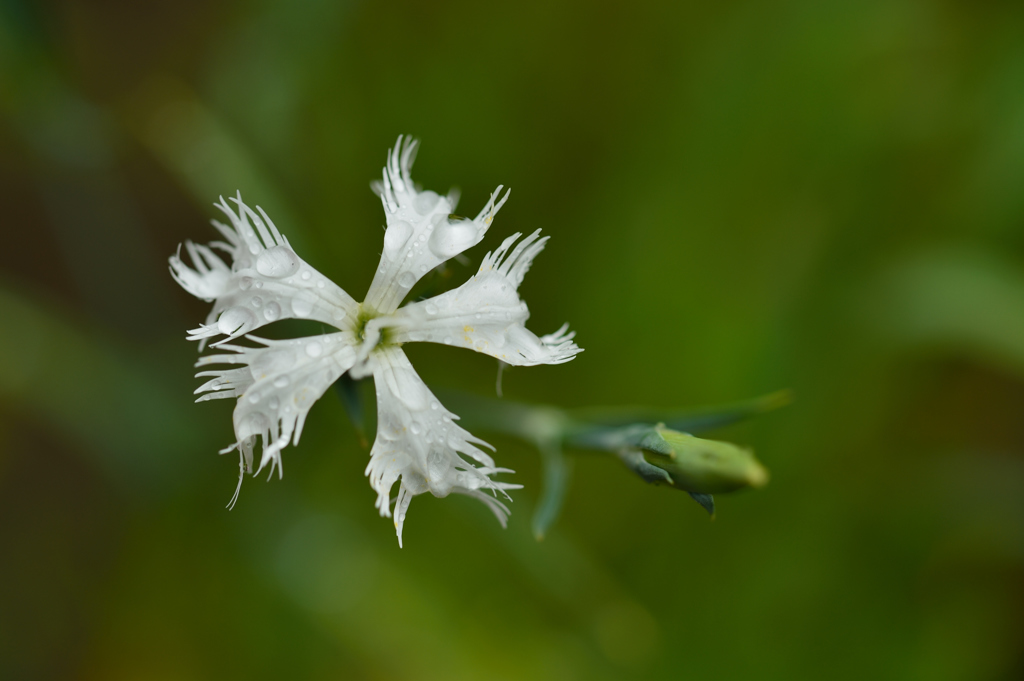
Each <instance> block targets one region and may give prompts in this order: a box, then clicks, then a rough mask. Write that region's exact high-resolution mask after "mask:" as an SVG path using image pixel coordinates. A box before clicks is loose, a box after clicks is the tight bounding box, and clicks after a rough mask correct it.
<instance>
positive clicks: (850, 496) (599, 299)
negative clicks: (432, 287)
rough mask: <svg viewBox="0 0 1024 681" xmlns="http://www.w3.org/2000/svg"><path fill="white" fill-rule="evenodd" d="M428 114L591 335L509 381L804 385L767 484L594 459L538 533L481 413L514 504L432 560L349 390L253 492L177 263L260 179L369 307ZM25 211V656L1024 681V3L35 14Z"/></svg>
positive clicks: (18, 26) (0, 457) (18, 495)
mask: <svg viewBox="0 0 1024 681" xmlns="http://www.w3.org/2000/svg"><path fill="white" fill-rule="evenodd" d="M399 133H411V134H414V135H416V136H418V137H420V138H421V139H422V140H423V147H422V150H421V153H420V155H419V161H418V164H417V166H416V169H415V172H414V176H415V177H416V179H417V180H418V181H420V182H421V183H423V184H424V186H426V187H429V188H432V189H435V190H438V191H442V192H443V191H445V190H447V189H448V188H449V187H450V186H452V185H458V186H460V187H461V189H462V191H463V198H462V203H461V207H462V211H461V212H465V213H470V214H474V213H475V212H476V210H478V209H479V207H480V206H481V205H482V204H483V203H484V201H485V200H486V197H487V196H488V193H489V192H490V191H491V190H492V189H493V188H494V187H495V186H496V185H497V184H499V183H503V184H506V185H508V186H511V187H512V188H513V192H512V196H511V199H510V201H509V203H508V204H507V206H506V207H505V208H504V209H503V210H502V212H501V214H500V216H499V217H498V218H497V220H496V222H495V224H494V226H493V228H492V229H491V231H490V232H489V233H488V235H487V238H486V239H485V241H484V242H483V243H482V244H481V245H480V246H478V247H476V248H475V249H474V250H473V251H471V252H470V253H469V256H470V257H471V259H472V260H473V262H474V263H475V262H477V261H478V260H479V258H480V257H482V256H483V254H484V253H485V252H486V251H487V250H488V249H490V248H493V247H495V246H496V245H497V244H499V243H500V242H501V240H502V239H503V238H504V237H505V236H507V235H508V234H511V233H512V232H514V231H524V232H529V231H532V230H534V229H536V228H538V227H540V228H543V229H544V230H545V232H546V233H547V234H550V235H551V236H552V240H551V242H550V244H549V245H548V247H547V249H546V251H545V252H544V253H543V254H542V255H541V257H540V258H538V260H537V261H536V263H535V264H534V267H533V269H532V270H531V272H530V274H529V276H528V277H527V278H526V281H525V283H524V285H523V287H522V292H523V295H524V299H525V300H526V301H527V302H528V303H529V304H530V308H531V310H532V312H533V317H532V319H531V321H530V326H531V328H532V329H534V330H535V331H538V332H541V333H546V332H549V331H553V330H554V329H555V328H556V327H558V325H559V324H561V323H562V322H563V321H565V320H569V321H570V322H571V323H572V326H573V328H574V329H576V330H577V331H578V333H579V335H578V341H579V343H580V345H581V346H582V347H584V348H585V349H586V352H585V353H584V354H583V355H581V356H580V357H579V358H577V360H576V361H574V362H572V363H570V364H567V365H562V366H557V367H536V368H526V369H513V370H510V371H509V372H508V373H507V374H506V375H505V380H504V390H505V395H506V396H508V397H510V398H513V399H518V400H524V401H534V402H548V403H553V404H559V405H562V406H582V405H593V404H605V405H615V404H636V403H642V404H649V405H652V406H664V407H668V406H686V405H700V404H709V403H716V402H724V401H731V400H736V399H741V398H746V397H752V396H755V395H759V394H764V393H767V392H770V391H772V390H776V389H779V388H787V387H788V388H792V389H793V390H794V391H795V394H796V396H797V401H796V403H795V404H794V405H793V406H791V407H788V408H786V409H785V410H782V411H780V412H776V413H773V414H769V415H767V416H763V417H761V418H759V419H757V420H756V421H752V422H749V423H746V424H744V425H742V426H737V427H732V428H730V429H727V430H725V431H721V432H719V433H716V434H715V435H716V436H717V437H720V438H724V439H729V440H731V441H734V442H737V443H740V444H743V445H748V446H752V447H754V448H755V449H756V451H757V452H758V455H759V457H760V458H761V459H762V460H763V461H764V462H765V463H766V465H767V466H768V467H769V468H770V469H771V471H772V475H773V477H772V482H771V484H770V485H769V486H768V487H767V488H765V489H764V490H760V491H757V492H747V493H742V494H737V495H734V496H720V497H718V515H717V518H716V519H715V520H714V521H709V520H708V517H707V515H706V514H705V513H704V512H703V511H702V510H701V509H700V508H699V507H698V506H697V505H696V504H694V503H693V502H692V501H690V500H689V499H688V498H686V497H685V495H681V494H678V493H675V492H673V491H671V490H667V489H663V488H651V487H648V486H646V485H644V484H643V483H642V482H641V481H640V480H638V479H636V478H635V477H633V476H632V475H631V474H630V473H628V471H626V470H625V469H624V468H623V467H622V466H621V465H620V464H619V463H618V462H617V461H614V460H613V459H611V458H605V457H601V456H597V455H588V454H579V455H577V456H576V457H575V467H574V479H573V486H572V489H571V491H570V493H569V496H568V499H567V501H566V508H565V512H564V514H563V517H562V519H561V520H560V522H559V523H558V524H557V525H555V527H554V528H553V530H552V531H551V532H550V533H549V536H548V537H547V538H546V539H545V541H544V542H542V543H537V542H535V541H534V540H533V538H532V536H531V533H530V514H531V512H532V510H533V507H534V503H535V500H536V498H537V494H538V490H539V477H540V467H539V460H538V455H537V453H536V451H534V450H532V449H531V448H529V447H528V446H526V445H524V444H522V443H520V442H517V441H515V440H511V439H506V438H502V437H499V436H492V435H490V434H488V433H486V432H479V433H478V434H479V435H481V436H483V437H485V438H486V439H488V440H489V441H491V442H493V443H494V444H495V445H497V447H498V455H497V457H496V458H497V460H498V462H499V465H504V466H508V467H510V468H514V469H516V470H517V475H516V476H514V477H515V480H516V481H517V482H521V483H523V484H525V485H526V488H525V489H524V490H522V491H519V492H515V493H514V499H515V503H514V504H513V515H512V518H511V522H510V526H509V528H508V529H507V530H505V531H502V530H501V529H500V528H499V527H498V525H497V523H496V522H494V519H493V518H492V517H491V516H490V515H489V513H488V511H487V509H486V508H484V506H483V505H482V504H479V503H477V502H474V501H473V500H471V499H466V498H448V499H444V500H437V499H433V498H431V497H429V496H424V497H418V498H417V499H416V500H415V501H414V502H413V505H412V508H411V512H410V515H409V519H408V522H407V523H406V526H405V544H406V548H405V549H403V550H399V548H398V546H397V542H396V541H395V537H394V532H393V527H392V525H391V523H390V522H389V521H388V520H385V519H381V518H379V517H378V516H377V513H376V510H375V509H374V507H373V499H374V493H373V492H372V490H371V489H370V487H369V485H368V483H367V482H366V480H365V478H364V477H363V469H364V466H365V462H366V458H367V451H366V450H365V449H363V448H362V447H361V446H360V444H359V441H358V438H357V436H356V435H355V433H354V431H353V429H352V427H351V425H350V424H349V422H348V421H347V419H346V417H345V414H344V410H343V409H342V407H341V405H340V402H339V401H338V400H337V399H336V397H335V396H334V395H332V394H328V395H327V396H326V397H325V399H323V400H322V401H321V402H320V403H319V404H318V405H317V406H316V407H315V408H314V409H313V411H312V413H311V415H310V419H309V421H308V423H307V426H306V431H305V434H304V437H303V441H302V443H301V445H300V446H299V447H296V448H289V449H288V450H287V451H286V452H285V456H284V458H285V461H286V468H288V474H287V475H286V476H285V478H284V480H283V481H278V480H276V479H275V480H274V481H272V482H270V483H266V482H263V481H262V480H247V481H246V484H245V485H244V486H243V489H242V494H241V499H240V501H239V504H238V506H237V507H236V508H235V509H234V510H233V511H232V512H227V511H225V510H224V509H223V506H224V504H225V503H226V502H227V501H228V499H229V498H230V496H231V493H232V491H233V489H234V485H235V479H236V473H237V462H236V460H235V459H234V458H233V457H218V456H217V455H216V451H217V449H219V448H220V447H223V446H225V445H227V444H229V443H230V442H231V440H232V439H233V437H232V433H231V426H230V412H231V405H230V404H229V403H227V402H215V403H209V404H201V405H194V404H192V399H193V398H192V391H193V390H194V388H195V387H197V386H198V385H199V382H198V381H197V380H196V379H194V378H192V371H193V370H192V368H191V365H192V363H193V362H194V360H195V358H196V347H195V344H192V343H188V342H186V341H185V330H186V329H188V328H194V326H195V325H196V324H197V323H198V322H199V321H201V320H202V319H203V318H204V317H205V315H206V312H207V310H208V306H207V305H205V304H203V303H201V302H200V301H197V300H194V299H192V298H191V297H190V296H188V295H187V294H186V293H185V292H184V291H182V290H181V289H179V288H178V287H177V286H176V285H175V284H174V283H173V282H172V280H171V278H170V276H169V274H168V272H167V264H166V258H167V256H168V255H169V254H170V253H172V252H173V251H174V249H175V248H176V247H177V244H178V243H179V242H181V241H184V240H185V239H194V240H197V241H200V242H205V241H208V240H210V239H212V238H214V236H215V234H214V231H213V230H212V229H211V228H210V227H209V225H208V220H209V219H210V218H211V217H214V216H215V215H216V212H215V209H214V208H213V207H212V205H211V204H212V202H213V201H214V200H215V199H216V197H217V196H218V195H219V194H225V195H227V194H231V193H234V191H235V190H236V189H240V190H241V191H242V194H243V196H244V197H245V198H246V199H247V200H248V201H249V202H251V203H258V204H260V205H261V206H263V207H264V208H265V209H266V210H267V212H268V213H269V214H270V215H271V216H272V217H273V218H274V219H275V221H276V223H277V224H278V225H279V226H280V227H281V229H282V231H284V232H285V233H286V234H287V235H288V236H289V238H290V240H291V241H292V243H293V244H295V245H296V249H297V250H298V252H299V254H300V255H302V256H303V257H304V258H305V259H306V260H307V261H309V262H310V263H311V264H313V265H314V266H315V267H317V268H318V269H319V270H320V271H322V272H323V273H325V274H326V275H328V276H330V277H331V278H333V279H334V280H335V281H337V282H338V283H339V284H340V285H342V286H343V287H344V288H345V289H346V290H348V291H349V292H351V293H352V294H353V295H354V296H355V297H356V298H357V299H362V296H363V295H364V294H365V291H366V288H367V287H368V285H369V282H370V279H371V278H372V273H373V270H374V267H375V266H376V263H377V258H378V253H379V252H380V244H381V236H382V231H381V229H380V227H381V225H382V224H383V213H382V210H381V206H380V203H379V201H378V199H377V198H376V197H374V196H373V195H372V194H371V193H370V191H369V188H368V182H369V180H371V179H372V178H374V177H377V176H378V175H379V172H380V168H381V166H382V165H383V163H384V158H385V151H386V149H387V148H388V146H390V145H391V144H392V143H393V141H394V139H395V137H396V136H397V135H398V134H399ZM0 206H2V217H0V225H2V232H0V233H2V237H3V245H2V247H0V676H2V677H3V678H10V679H20V678H76V679H138V678H147V679H215V678H216V679H221V678H246V679H257V678H268V679H269V678H274V679H278V678H296V679H438V680H446V681H447V680H452V679H524V678H529V679H560V680H562V679H565V680H572V679H587V680H589V679H634V678H649V679H688V678H694V679H709V678H714V679H719V680H723V681H724V680H728V679H780V680H782V679H786V680H791V679H822V678H829V679H858V680H861V679H912V680H917V679H920V680H925V679H929V680H930V679H936V680H946V679H949V680H957V679H964V680H974V679H982V680H984V679H1007V680H1008V679H1018V678H1022V677H1024V5H1021V3H1019V2H1011V1H1005V2H998V1H995V0H987V1H984V2H966V1H964V0H959V1H954V0H945V1H942V0H936V1H932V2H928V1H925V0H917V1H915V0H835V1H832V2H821V1H820V0H778V1H775V2H759V1H753V0H745V1H728V2H719V3H701V2H663V3H648V2H642V1H641V2H630V3H586V2H552V1H551V0H548V1H545V2H517V3H480V2H469V1H463V2H436V3H399V2H388V3H383V2H376V3H373V2H362V3H360V2H324V1H311V2H285V1H283V0H263V1H257V2H232V3H209V2H201V1H199V0H178V1H176V2H146V3H139V2H127V1H125V0H95V1H88V2H86V1H83V0H64V1H49V2H30V1H29V0H3V2H0ZM474 268H475V265H473V264H471V265H470V266H468V267H466V266H460V265H456V266H455V267H454V268H453V274H454V276H453V281H452V283H458V282H460V281H461V280H463V279H464V278H465V277H468V276H469V275H470V274H471V273H472V272H473V271H474ZM304 332H305V330H304V329H302V328H300V327H299V326H298V325H291V326H289V325H288V324H282V325H281V329H280V330H279V333H280V334H281V335H283V336H288V335H292V334H296V333H304ZM409 354H410V357H411V359H412V360H413V363H414V364H415V365H416V367H417V369H418V370H419V372H420V373H421V375H422V376H423V377H424V379H425V380H426V381H427V382H428V383H429V384H430V385H432V386H437V387H448V388H456V389H462V390H467V391H472V392H474V393H477V394H483V395H493V391H494V371H495V367H494V361H493V360H492V359H490V358H487V357H484V356H481V355H474V354H473V353H469V352H465V351H461V350H455V349H452V348H445V347H434V346H427V345H422V344H421V345H416V346H412V347H411V349H410V350H409Z"/></svg>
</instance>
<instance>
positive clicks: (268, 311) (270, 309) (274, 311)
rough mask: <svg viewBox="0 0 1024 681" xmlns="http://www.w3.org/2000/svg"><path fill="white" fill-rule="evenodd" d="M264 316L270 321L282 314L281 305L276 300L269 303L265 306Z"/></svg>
mask: <svg viewBox="0 0 1024 681" xmlns="http://www.w3.org/2000/svg"><path fill="white" fill-rule="evenodd" d="M263 316H264V317H266V318H267V321H268V322H272V321H274V320H275V319H278V318H279V317H280V316H281V306H280V305H278V304H277V303H275V302H270V303H267V306H266V307H265V308H263Z"/></svg>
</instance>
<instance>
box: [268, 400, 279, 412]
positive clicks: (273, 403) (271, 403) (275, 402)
mask: <svg viewBox="0 0 1024 681" xmlns="http://www.w3.org/2000/svg"><path fill="white" fill-rule="evenodd" d="M267 404H268V405H269V406H270V408H271V409H273V410H275V411H276V410H277V408H278V407H279V406H281V402H280V400H278V399H277V398H276V397H271V398H270V401H269V402H268V403H267Z"/></svg>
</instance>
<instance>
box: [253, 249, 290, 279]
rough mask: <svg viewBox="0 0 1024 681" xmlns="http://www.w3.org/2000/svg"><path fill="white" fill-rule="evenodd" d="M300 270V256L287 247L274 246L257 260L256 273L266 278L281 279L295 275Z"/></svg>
mask: <svg viewBox="0 0 1024 681" xmlns="http://www.w3.org/2000/svg"><path fill="white" fill-rule="evenodd" d="M298 269H299V256H297V255H295V252H294V251H293V250H292V249H290V248H288V247H287V246H274V247H273V248H268V249H267V250H265V251H263V252H262V253H260V256H259V257H258V258H256V271H257V272H259V273H260V274H262V275H263V276H265V277H273V278H274V279H280V278H282V277H287V276H290V275H292V274H295V272H296V271H298Z"/></svg>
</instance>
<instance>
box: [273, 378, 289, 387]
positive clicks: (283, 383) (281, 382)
mask: <svg viewBox="0 0 1024 681" xmlns="http://www.w3.org/2000/svg"><path fill="white" fill-rule="evenodd" d="M274 387H275V388H287V387H288V377H287V376H278V377H277V378H275V379H274Z"/></svg>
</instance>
